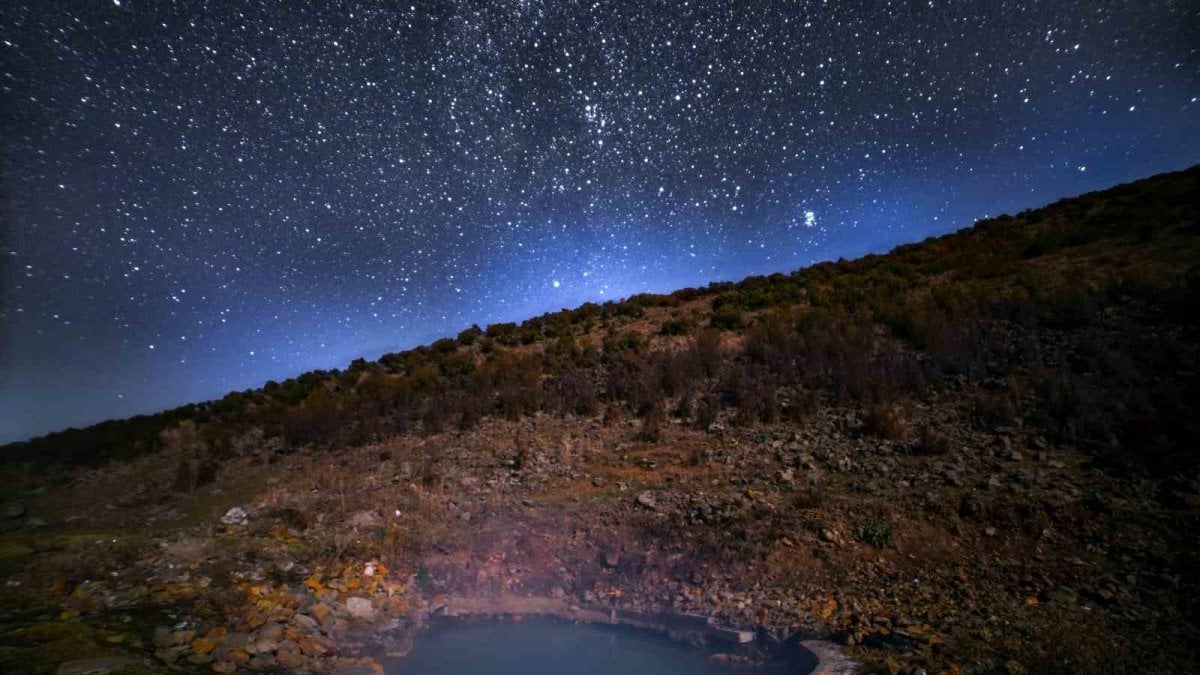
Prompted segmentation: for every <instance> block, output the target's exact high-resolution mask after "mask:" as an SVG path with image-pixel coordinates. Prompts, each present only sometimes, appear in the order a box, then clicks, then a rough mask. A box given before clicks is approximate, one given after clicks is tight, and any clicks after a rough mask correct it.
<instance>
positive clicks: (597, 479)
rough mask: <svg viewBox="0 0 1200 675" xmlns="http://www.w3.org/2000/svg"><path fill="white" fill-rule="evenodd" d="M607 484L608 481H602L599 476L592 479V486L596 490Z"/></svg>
mask: <svg viewBox="0 0 1200 675" xmlns="http://www.w3.org/2000/svg"><path fill="white" fill-rule="evenodd" d="M607 484H608V481H606V480H604V479H603V478H601V477H600V476H596V477H595V478H593V479H592V485H594V486H596V487H598V488H602V487H604V486H605V485H607Z"/></svg>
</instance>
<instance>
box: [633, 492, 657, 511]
mask: <svg viewBox="0 0 1200 675" xmlns="http://www.w3.org/2000/svg"><path fill="white" fill-rule="evenodd" d="M637 503H638V504H639V505H640V506H644V507H646V508H648V509H651V510H653V509H655V508H657V507H658V499H657V498H656V497H655V496H654V493H653V492H651V491H649V490H644V491H642V492H639V493H638V496H637Z"/></svg>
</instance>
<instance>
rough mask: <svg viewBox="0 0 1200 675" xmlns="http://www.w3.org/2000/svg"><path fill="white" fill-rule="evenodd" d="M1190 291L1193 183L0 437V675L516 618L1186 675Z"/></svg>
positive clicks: (932, 668)
mask: <svg viewBox="0 0 1200 675" xmlns="http://www.w3.org/2000/svg"><path fill="white" fill-rule="evenodd" d="M1198 262H1200V167H1194V168H1192V169H1188V170H1186V171H1182V172H1178V173H1172V174H1164V175H1161V176H1156V177H1153V178H1149V179H1146V180H1143V181H1139V182H1136V183H1131V184H1128V185H1123V186H1118V187H1115V188H1112V189H1109V190H1105V191H1102V192H1097V193H1091V194H1088V195H1083V196H1080V197H1075V198H1071V199H1065V200H1062V201H1059V202H1056V203H1054V204H1051V205H1049V206H1046V207H1043V208H1039V209H1035V210H1031V211H1026V212H1023V213H1020V214H1017V215H1015V216H1001V217H999V218H995V219H990V220H985V221H981V222H978V223H976V224H975V225H974V226H973V227H970V228H968V229H964V230H961V231H959V232H956V233H953V234H950V235H946V236H943V237H938V238H932V239H929V240H926V241H924V242H921V243H917V244H911V245H906V246H901V247H899V248H897V249H895V250H893V251H892V252H890V253H888V254H887V255H879V256H867V257H865V258H861V259H858V260H854V261H839V262H836V263H823V264H819V265H815V266H812V267H809V268H805V269H802V270H799V271H796V272H793V273H791V274H773V275H770V276H766V277H753V278H749V279H746V280H744V281H742V282H740V283H736V284H734V283H728V284H713V285H710V286H708V287H706V288H703V289H684V290H681V291H678V292H675V293H672V294H669V295H641V296H635V297H632V298H629V299H626V300H624V301H621V302H609V303H605V304H602V305H601V304H586V305H583V306H581V307H579V308H576V309H573V310H564V311H561V312H556V313H550V314H546V315H543V316H540V317H537V318H534V319H530V320H528V321H525V322H524V323H522V324H520V325H517V324H497V325H490V326H487V327H486V328H478V327H471V328H468V329H466V330H464V331H462V332H461V333H460V334H459V335H457V336H456V337H454V338H446V339H443V340H439V341H437V342H435V343H433V344H431V345H429V346H427V347H420V348H417V349H413V350H410V351H407V352H401V353H396V354H388V355H385V356H383V357H382V358H380V359H379V360H378V361H376V362H366V361H363V360H358V361H355V362H354V363H352V364H350V365H349V366H348V367H347V368H346V369H345V370H341V371H329V372H321V371H317V372H311V373H306V374H304V375H302V376H300V377H297V378H295V379H291V380H287V381H285V382H281V383H275V382H269V383H267V384H266V385H265V386H264V387H263V388H261V389H256V390H250V391H245V392H237V393H231V394H229V395H228V396H226V397H224V398H222V399H220V400H218V401H211V402H207V403H202V404H196V405H189V406H184V407H182V408H178V409H175V410H171V411H167V412H164V413H160V414H157V415H150V416H143V417H138V418H133V419H130V420H123V421H111V422H106V423H103V424H100V425H96V426H94V427H89V428H87V429H80V430H68V431H65V432H61V433H56V434H51V435H48V436H45V437H42V438H39V439H34V440H32V441H28V442H24V443H16V444H11V445H9V446H5V447H4V448H0V461H3V463H4V465H3V466H4V468H3V486H4V495H5V496H4V509H5V513H6V514H7V515H8V517H7V519H5V520H3V521H0V523H2V524H3V525H4V530H3V535H2V539H0V575H2V576H4V577H5V579H6V582H7V583H6V584H5V585H4V587H3V588H2V589H0V612H3V614H0V618H2V620H3V622H4V623H3V625H0V669H3V670H5V671H6V672H23V671H29V672H41V671H49V670H51V669H53V668H54V667H55V666H56V665H57V664H58V663H60V662H62V661H64V660H68V659H74V658H83V657H86V656H93V655H109V654H111V655H114V656H119V657H127V656H130V657H132V658H135V659H145V660H146V663H148V664H150V663H152V664H156V665H154V666H152V667H153V668H161V667H164V666H163V664H164V663H170V664H173V667H177V668H180V669H185V670H186V669H194V670H203V671H212V670H218V671H224V672H229V671H230V669H232V668H235V667H236V668H247V667H251V666H253V667H255V668H259V669H270V668H274V667H282V668H286V669H295V668H300V667H306V668H311V669H316V670H321V669H332V668H334V667H336V666H341V667H345V666H348V665H349V664H351V663H365V662H364V661H361V659H362V658H365V656H364V655H370V653H371V652H370V645H371V644H373V643H374V642H378V641H380V640H382V641H384V642H387V641H396V640H401V641H403V640H405V639H411V629H412V628H413V627H414V626H415V625H416V624H417V623H419V622H418V621H417V620H416V617H419V616H423V612H425V611H427V610H428V609H429V608H430V607H432V606H437V605H438V603H444V602H445V598H447V597H450V598H500V597H504V598H511V597H517V596H520V597H536V598H550V599H557V600H559V601H562V602H566V603H573V604H576V605H579V606H585V607H594V608H620V609H625V610H634V611H647V612H649V611H660V610H670V611H674V612H689V613H698V614H704V615H708V616H711V617H716V618H718V619H719V620H720V621H722V622H723V623H725V624H728V625H734V626H762V627H765V631H764V632H765V633H770V634H772V635H778V636H784V635H788V634H790V633H792V632H794V631H796V630H806V631H812V632H813V633H815V634H820V635H829V636H832V637H833V638H835V639H836V640H837V641H839V642H841V643H843V644H845V645H847V650H848V653H850V654H851V655H852V656H854V657H856V658H859V659H861V660H862V661H863V662H864V663H866V664H868V666H870V667H873V668H879V669H880V670H882V671H884V672H893V673H895V672H918V670H919V669H925V670H926V671H928V672H938V671H949V672H999V673H1021V672H1039V673H1040V672H1064V673H1066V672H1133V671H1137V672H1181V673H1182V672H1196V671H1197V670H1198V669H1200V650H1198V648H1197V645H1200V605H1198V604H1197V598H1200V550H1198V548H1197V546H1196V544H1195V542H1196V541H1200V527H1198V524H1200V454H1198V453H1197V450H1196V448H1197V442H1198V441H1200V376H1198V374H1197V366H1198V365H1200V340H1198V339H1197V337H1198V336H1197V328H1198V326H1197V319H1196V317H1197V315H1196V312H1195V308H1197V307H1200V267H1197V263H1198ZM234 506H240V507H242V508H243V510H244V512H243V514H242V516H244V517H241V516H238V515H237V514H233V515H232V516H230V517H228V518H226V519H225V522H222V520H221V519H222V514H227V511H228V510H229V509H230V508H231V507H234ZM227 515H228V514H227ZM234 516H236V517H234ZM368 572H369V573H368ZM363 603H366V604H365V605H364V604H363ZM368 610H369V611H368ZM181 621H187V622H188V623H187V627H186V628H181V629H174V628H173V627H174V626H176V625H179V623H180V622H181ZM188 631H193V632H192V633H188ZM264 631H265V632H266V633H267V635H266V636H265V638H264ZM180 633H183V635H180ZM380 635H382V636H383V637H379V636H380ZM365 636H375V637H365ZM260 641H262V642H263V645H262V648H261V649H259V648H257V646H258V644H259V642H260ZM356 645H357V646H356ZM359 647H361V649H360V648H359ZM352 659H353V660H352ZM147 667H151V666H147Z"/></svg>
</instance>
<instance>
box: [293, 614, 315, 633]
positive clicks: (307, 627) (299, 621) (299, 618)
mask: <svg viewBox="0 0 1200 675" xmlns="http://www.w3.org/2000/svg"><path fill="white" fill-rule="evenodd" d="M292 623H294V624H296V627H297V628H299V629H300V630H303V631H307V632H310V633H315V632H316V631H317V629H318V628H319V627H320V625H321V624H319V623H317V620H316V619H314V618H312V617H311V616H309V615H307V614H297V615H295V616H293V617H292Z"/></svg>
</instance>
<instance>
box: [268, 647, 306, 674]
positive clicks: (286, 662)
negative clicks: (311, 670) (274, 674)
mask: <svg viewBox="0 0 1200 675" xmlns="http://www.w3.org/2000/svg"><path fill="white" fill-rule="evenodd" d="M275 660H276V661H277V662H278V663H279V665H281V666H283V667H284V668H286V669H288V670H289V671H290V670H295V669H297V668H299V667H300V666H302V665H304V655H303V654H301V653H300V652H298V651H291V650H287V651H285V650H282V649H281V650H279V653H278V654H276V655H275Z"/></svg>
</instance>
